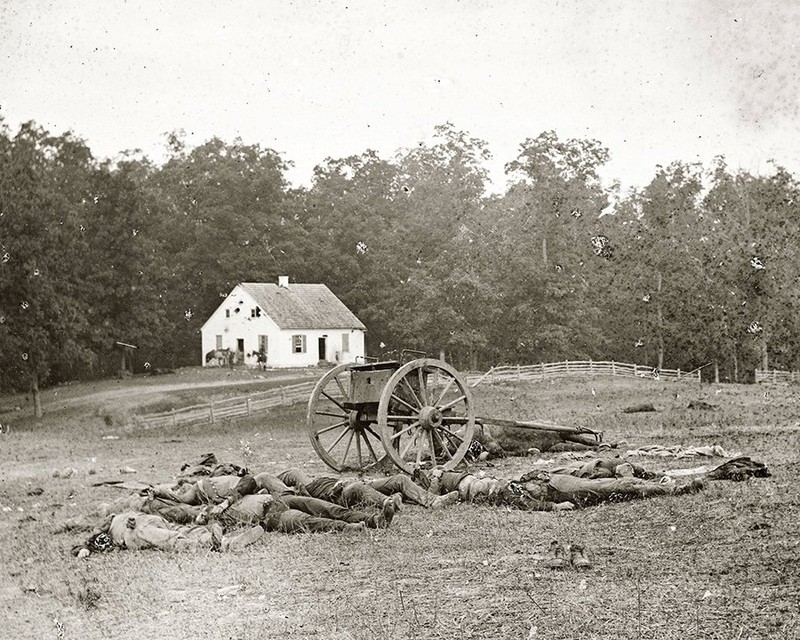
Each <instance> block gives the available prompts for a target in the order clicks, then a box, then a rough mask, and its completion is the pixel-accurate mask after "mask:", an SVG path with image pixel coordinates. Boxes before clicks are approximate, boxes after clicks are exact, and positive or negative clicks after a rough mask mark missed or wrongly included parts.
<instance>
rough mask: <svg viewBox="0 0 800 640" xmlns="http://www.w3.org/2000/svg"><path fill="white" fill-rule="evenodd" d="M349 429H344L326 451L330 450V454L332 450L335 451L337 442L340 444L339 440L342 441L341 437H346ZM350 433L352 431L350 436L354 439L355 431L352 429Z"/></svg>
mask: <svg viewBox="0 0 800 640" xmlns="http://www.w3.org/2000/svg"><path fill="white" fill-rule="evenodd" d="M348 431H350V429H345V430H344V431H342V432H341V433H340V434H339V437H338V438H336V440H334V441H333V444H332V445H331V446H330V447H328V448H327V449H326V451H327V452H328V454H330V452H331V451H333V448H334V447H335V446H336V445H337V444H339V442H340V441H341V439H342V438H344V437H345V435H346V434H347V432H348ZM350 433H351V436H350V437H351V439H352V433H353V432H352V431H350Z"/></svg>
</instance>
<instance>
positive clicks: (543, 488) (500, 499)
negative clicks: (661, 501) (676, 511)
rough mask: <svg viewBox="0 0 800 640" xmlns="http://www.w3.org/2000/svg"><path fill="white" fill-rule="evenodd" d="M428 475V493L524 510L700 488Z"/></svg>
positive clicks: (564, 477) (631, 481)
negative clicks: (453, 494) (451, 494)
mask: <svg viewBox="0 0 800 640" xmlns="http://www.w3.org/2000/svg"><path fill="white" fill-rule="evenodd" d="M431 475H432V478H433V479H432V480H431V490H432V491H437V490H438V491H452V490H453V488H454V487H455V488H456V490H457V491H458V492H459V494H460V495H461V499H462V500H464V501H465V502H486V503H488V504H500V505H507V506H511V507H515V508H517V509H523V510H527V511H562V510H570V509H573V508H575V507H586V506H590V505H594V504H599V503H601V502H622V501H625V500H635V499H639V498H649V497H653V496H661V495H682V494H685V493H695V492H697V491H699V490H701V489H702V488H703V486H704V484H703V481H702V480H700V479H695V480H692V481H690V482H687V483H684V484H680V485H678V484H675V483H669V484H662V483H660V482H654V481H652V480H645V479H641V478H634V477H621V478H616V477H595V478H582V477H578V476H574V475H568V474H563V473H552V474H551V473H549V472H548V471H542V470H537V471H532V472H530V473H527V474H525V475H523V476H522V477H521V478H520V479H519V480H518V481H508V480H500V479H497V478H478V477H476V476H474V475H471V474H468V473H458V472H453V471H445V472H442V471H441V470H438V469H437V470H434V471H433V472H432V473H431Z"/></svg>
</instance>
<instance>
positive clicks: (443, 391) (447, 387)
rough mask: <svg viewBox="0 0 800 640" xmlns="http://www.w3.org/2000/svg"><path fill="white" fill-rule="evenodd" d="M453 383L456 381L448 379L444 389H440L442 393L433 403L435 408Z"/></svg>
mask: <svg viewBox="0 0 800 640" xmlns="http://www.w3.org/2000/svg"><path fill="white" fill-rule="evenodd" d="M455 381H456V379H455V378H450V380H448V381H447V384H446V385H445V386H444V389H442V392H441V393H440V394H439V397H438V398H436V401H435V402H434V403H433V406H437V405H438V404H439V403H440V402H441V401H442V398H444V396H445V394H446V393H447V392H448V391H450V387H451V386H452V385H453V383H454V382H455Z"/></svg>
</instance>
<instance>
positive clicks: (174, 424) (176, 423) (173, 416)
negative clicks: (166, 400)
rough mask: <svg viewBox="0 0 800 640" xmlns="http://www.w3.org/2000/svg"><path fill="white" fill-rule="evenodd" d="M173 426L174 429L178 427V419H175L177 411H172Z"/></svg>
mask: <svg viewBox="0 0 800 640" xmlns="http://www.w3.org/2000/svg"><path fill="white" fill-rule="evenodd" d="M172 426H173V427H177V426H178V419H177V418H176V417H175V409H173V410H172Z"/></svg>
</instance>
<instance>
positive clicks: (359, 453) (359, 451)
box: [353, 429, 364, 469]
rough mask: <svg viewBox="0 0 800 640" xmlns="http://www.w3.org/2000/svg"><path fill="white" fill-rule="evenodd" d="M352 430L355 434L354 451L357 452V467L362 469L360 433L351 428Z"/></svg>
mask: <svg viewBox="0 0 800 640" xmlns="http://www.w3.org/2000/svg"><path fill="white" fill-rule="evenodd" d="M353 432H354V433H355V434H356V452H357V453H358V468H359V469H363V468H364V463H363V461H362V460H361V434H360V433H359V432H358V431H356V430H355V429H353Z"/></svg>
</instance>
